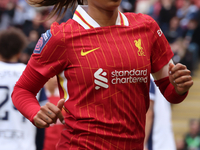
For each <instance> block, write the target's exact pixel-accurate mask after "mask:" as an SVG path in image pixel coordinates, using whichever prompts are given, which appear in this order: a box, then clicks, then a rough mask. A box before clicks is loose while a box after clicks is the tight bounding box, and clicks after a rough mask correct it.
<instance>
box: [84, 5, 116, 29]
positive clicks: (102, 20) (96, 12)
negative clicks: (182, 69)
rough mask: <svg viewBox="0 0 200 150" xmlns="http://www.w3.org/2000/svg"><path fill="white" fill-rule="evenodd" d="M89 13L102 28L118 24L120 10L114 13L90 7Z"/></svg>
mask: <svg viewBox="0 0 200 150" xmlns="http://www.w3.org/2000/svg"><path fill="white" fill-rule="evenodd" d="M87 13H88V14H89V15H90V17H92V18H93V19H94V20H95V21H96V22H97V23H98V24H99V25H100V26H101V27H104V26H111V25H115V24H116V20H117V16H118V9H117V8H116V9H115V10H114V11H107V10H100V9H96V8H94V7H88V11H87Z"/></svg>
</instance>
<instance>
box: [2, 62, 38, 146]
mask: <svg viewBox="0 0 200 150" xmlns="http://www.w3.org/2000/svg"><path fill="white" fill-rule="evenodd" d="M25 67H26V65H24V64H22V63H4V62H1V61H0V150H35V149H36V146H35V134H36V127H35V126H34V125H32V123H31V122H30V121H29V120H27V119H25V118H24V117H23V115H22V114H21V113H20V112H18V111H17V109H16V108H15V107H14V105H13V103H12V100H11V94H12V91H13V87H14V85H15V83H16V81H17V80H18V79H19V77H20V75H21V74H22V72H23V70H24V69H25Z"/></svg>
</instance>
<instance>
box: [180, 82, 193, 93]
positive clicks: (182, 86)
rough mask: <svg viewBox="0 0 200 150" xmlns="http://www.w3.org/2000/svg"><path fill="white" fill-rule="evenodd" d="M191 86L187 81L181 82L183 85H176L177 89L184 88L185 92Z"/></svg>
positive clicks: (191, 83)
mask: <svg viewBox="0 0 200 150" xmlns="http://www.w3.org/2000/svg"><path fill="white" fill-rule="evenodd" d="M192 85H193V81H192V80H189V81H187V82H183V83H180V84H177V87H179V88H184V89H185V91H187V90H188V89H189V88H190V87H191V86H192Z"/></svg>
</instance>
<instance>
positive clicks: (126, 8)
mask: <svg viewBox="0 0 200 150" xmlns="http://www.w3.org/2000/svg"><path fill="white" fill-rule="evenodd" d="M135 5H136V0H122V2H121V4H120V7H121V9H122V12H134V11H135Z"/></svg>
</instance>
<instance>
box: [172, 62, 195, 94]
mask: <svg viewBox="0 0 200 150" xmlns="http://www.w3.org/2000/svg"><path fill="white" fill-rule="evenodd" d="M169 80H170V82H171V83H172V84H173V86H174V87H175V90H176V93H177V94H179V95H182V94H184V93H186V92H187V91H188V90H189V89H190V87H191V86H192V85H193V80H192V77H191V72H190V70H188V69H187V67H186V66H185V65H182V64H180V63H178V64H176V65H174V64H172V63H170V64H169Z"/></svg>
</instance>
